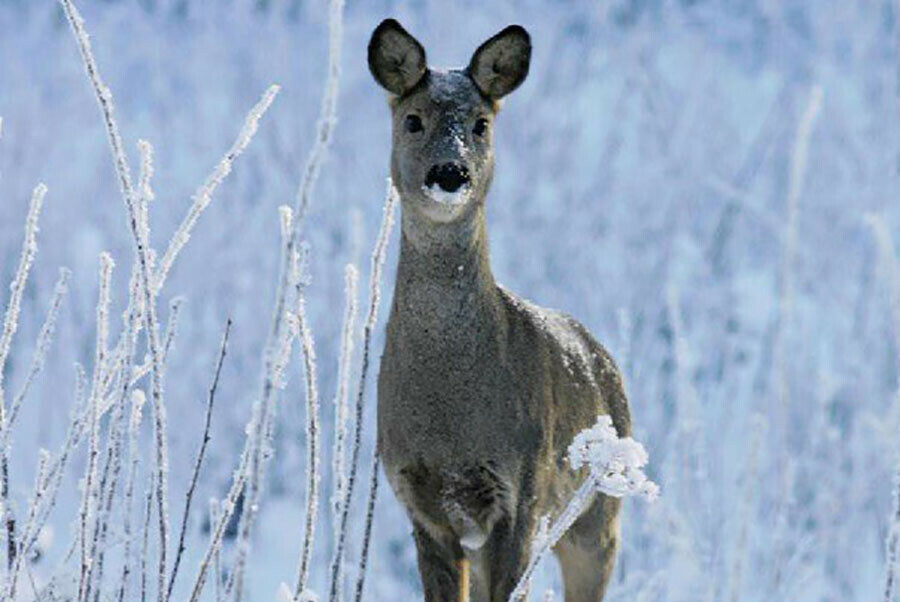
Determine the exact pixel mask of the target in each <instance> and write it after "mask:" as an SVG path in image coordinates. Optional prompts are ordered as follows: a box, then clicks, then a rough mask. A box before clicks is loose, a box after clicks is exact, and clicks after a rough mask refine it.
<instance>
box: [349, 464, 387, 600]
mask: <svg viewBox="0 0 900 602" xmlns="http://www.w3.org/2000/svg"><path fill="white" fill-rule="evenodd" d="M379 470H381V456H380V455H379V454H378V450H377V449H376V450H375V453H374V454H372V472H371V475H370V477H369V498H368V501H367V502H366V525H365V528H364V529H363V540H362V548H361V549H360V552H359V573H358V574H357V576H356V597H355V598H354V601H355V602H362V597H363V588H364V587H365V584H366V568H367V567H368V564H369V546H370V544H371V543H372V525H373V523H374V522H375V502H376V501H377V500H378V471H379Z"/></svg>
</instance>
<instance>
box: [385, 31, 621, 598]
mask: <svg viewBox="0 0 900 602" xmlns="http://www.w3.org/2000/svg"><path fill="white" fill-rule="evenodd" d="M530 56H531V41H530V38H529V35H528V33H527V32H526V31H525V29H523V28H522V27H520V26H516V25H513V26H510V27H507V28H506V29H504V30H503V31H501V32H500V33H498V34H497V35H495V36H494V37H492V38H491V39H489V40H488V41H486V42H485V43H484V44H482V45H481V46H480V47H479V48H478V50H476V52H475V54H474V55H473V57H472V59H471V61H470V63H469V66H468V67H467V68H465V69H453V70H446V71H443V70H436V69H429V68H428V66H427V65H426V62H425V50H424V49H423V48H422V45H421V44H420V43H419V42H418V41H416V39H415V38H414V37H412V36H411V35H410V34H409V33H408V32H407V31H406V30H404V29H403V27H402V26H401V25H400V24H399V23H397V21H394V20H393V19H388V20H386V21H384V22H382V23H381V25H379V26H378V28H377V29H376V30H375V32H374V33H373V34H372V39H371V41H370V43H369V48H368V60H369V68H370V70H371V71H372V74H373V75H374V77H375V79H376V80H377V81H378V83H379V84H381V86H383V87H384V88H386V89H387V90H388V92H389V93H390V107H391V112H392V114H393V148H392V151H391V175H392V177H393V181H394V185H395V186H396V188H397V190H398V192H399V196H400V199H401V207H402V243H401V249H400V260H399V266H398V270H397V283H396V288H395V290H394V300H393V305H392V308H391V315H390V319H389V321H388V325H387V339H386V344H385V349H384V354H383V356H382V360H381V373H380V375H379V380H378V449H379V453H380V454H381V458H382V460H383V462H384V468H385V471H386V473H387V477H388V480H389V482H390V484H391V486H392V487H393V489H394V492H395V493H396V495H397V496H398V498H399V499H400V500H401V501H402V503H403V504H404V505H405V507H406V510H407V512H408V514H409V517H410V519H411V520H412V523H413V526H414V537H415V542H416V547H417V549H418V562H419V571H420V573H421V577H422V584H423V588H424V591H425V600H426V601H427V602H432V601H434V602H438V601H441V602H455V601H456V600H464V599H467V596H468V595H469V594H468V593H467V592H466V591H463V590H467V589H469V587H471V596H472V599H473V600H476V601H491V602H506V600H507V597H508V596H509V594H510V592H511V591H512V590H513V588H514V587H515V585H516V582H517V580H518V579H519V576H520V575H521V574H522V571H523V569H524V568H525V566H526V564H527V561H528V557H529V554H530V551H531V540H532V538H533V537H534V534H535V530H536V527H537V525H538V522H539V519H540V517H541V516H543V515H544V514H548V513H550V514H553V513H556V512H558V511H559V510H560V509H561V507H562V505H563V504H564V503H565V502H566V501H567V499H568V497H569V496H570V494H571V493H572V492H573V491H574V490H575V488H576V487H577V486H578V484H579V482H580V480H581V479H582V478H583V477H584V474H576V473H575V472H573V471H572V470H571V469H570V468H569V467H568V465H567V463H566V451H567V447H568V445H569V443H570V442H571V441H572V438H573V437H574V436H575V434H576V433H578V432H579V431H581V430H582V429H585V428H588V427H590V426H592V425H593V424H594V423H595V421H596V418H597V415H598V414H608V415H610V416H611V418H612V420H613V424H614V425H615V428H616V430H617V431H618V434H619V436H622V437H624V436H626V435H628V434H630V430H631V425H630V421H631V419H630V415H629V410H628V402H627V399H626V397H625V392H624V390H623V386H622V379H621V376H620V374H619V372H618V369H617V368H616V366H615V364H614V363H613V360H612V359H611V358H610V356H609V354H608V353H607V352H606V350H605V349H604V348H603V347H602V346H601V345H600V344H599V343H597V342H596V341H595V340H594V338H593V337H592V336H591V335H590V334H589V333H588V332H587V330H586V329H585V328H584V327H583V326H582V325H581V324H579V323H578V322H576V321H575V320H574V319H572V318H571V317H569V316H567V315H564V314H561V313H558V312H555V311H551V310H548V309H543V308H540V307H537V306H535V305H533V304H531V303H529V302H527V301H525V300H522V299H520V298H519V297H517V296H515V295H513V294H512V293H510V292H509V291H507V290H506V289H504V288H503V287H501V286H499V285H498V284H497V283H496V282H495V280H494V276H493V274H492V273H491V267H490V261H489V258H488V241H487V228H486V223H485V197H486V195H487V191H488V187H489V186H490V183H491V178H492V175H493V168H494V154H493V144H492V140H491V138H492V134H491V131H492V127H493V122H494V118H495V117H496V115H497V111H498V110H499V100H500V99H501V98H502V97H503V96H505V95H506V94H508V93H509V92H512V91H513V90H514V89H515V88H516V87H517V86H518V85H519V84H521V83H522V81H523V80H524V79H525V76H526V75H527V73H528V65H529V60H530ZM619 509H620V502H619V500H617V499H615V498H612V497H607V496H605V495H602V494H598V495H597V498H596V500H595V501H594V502H593V503H592V505H591V506H590V507H589V509H588V510H587V511H586V512H585V513H584V514H583V515H582V516H581V517H580V518H579V519H578V521H577V522H576V523H575V525H574V526H573V527H572V529H571V530H570V531H569V532H568V533H567V534H566V535H565V536H564V538H563V539H562V540H561V541H560V542H559V543H558V545H557V546H556V549H555V552H556V555H557V557H558V558H559V560H560V562H561V564H562V571H563V578H564V581H565V598H566V601H567V602H598V601H599V600H601V599H602V597H603V592H604V590H605V589H606V585H607V582H608V581H609V577H610V574H611V572H612V568H613V564H614V562H615V554H616V550H617V547H618V540H619V520H618V515H619Z"/></svg>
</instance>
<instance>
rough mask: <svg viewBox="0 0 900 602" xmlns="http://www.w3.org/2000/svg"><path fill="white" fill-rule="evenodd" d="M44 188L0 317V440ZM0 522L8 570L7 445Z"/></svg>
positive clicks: (2, 456) (2, 454)
mask: <svg viewBox="0 0 900 602" xmlns="http://www.w3.org/2000/svg"><path fill="white" fill-rule="evenodd" d="M46 194H47V187H46V186H45V185H43V184H38V185H37V186H36V187H35V189H34V192H33V193H32V195H31V203H30V204H29V207H28V217H27V218H26V220H25V239H24V241H23V242H22V253H21V255H20V256H19V265H18V267H17V268H16V273H15V276H14V277H13V281H12V284H11V285H10V287H9V290H10V295H9V302H8V303H7V306H6V314H5V316H4V318H3V332H2V334H0V438H2V440H4V441H5V440H6V439H7V437H8V436H7V434H6V431H7V429H8V428H9V427H8V425H7V416H6V394H5V392H4V383H3V377H4V374H5V373H6V360H7V358H8V357H9V350H10V347H11V346H12V339H13V336H14V335H15V333H16V330H17V329H18V327H19V312H20V311H21V306H22V295H23V293H24V292H25V284H26V283H27V282H28V274H29V272H30V271H31V264H32V263H34V256H35V255H36V254H37V230H38V218H39V217H40V215H41V207H42V206H43V203H44V196H45V195H46ZM0 519H2V521H3V524H4V525H5V528H6V562H7V568H8V569H11V568H12V565H13V562H14V560H15V555H16V535H15V531H16V521H15V518H14V517H13V515H12V513H11V511H10V507H9V458H8V457H7V451H6V446H5V445H3V446H0Z"/></svg>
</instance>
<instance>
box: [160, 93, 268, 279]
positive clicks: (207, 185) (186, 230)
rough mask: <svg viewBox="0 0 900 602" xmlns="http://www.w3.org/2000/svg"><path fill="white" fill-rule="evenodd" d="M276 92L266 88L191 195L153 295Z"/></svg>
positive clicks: (161, 265)
mask: <svg viewBox="0 0 900 602" xmlns="http://www.w3.org/2000/svg"><path fill="white" fill-rule="evenodd" d="M279 90H281V86H278V85H272V86H269V88H268V89H267V90H266V91H265V93H264V94H263V95H262V98H261V99H260V100H259V102H257V103H256V105H254V106H253V108H252V109H250V113H249V114H248V115H247V117H246V118H245V119H244V125H243V127H241V131H240V132H239V133H238V136H237V139H235V141H234V143H233V144H232V145H231V148H229V149H228V152H226V153H225V156H224V157H222V159H221V161H219V164H218V165H216V168H215V169H214V170H213V172H212V173H211V174H209V175H208V176H207V177H206V180H205V181H204V182H203V184H202V185H201V186H200V188H198V189H197V192H195V193H194V196H193V202H192V203H191V207H190V209H188V213H187V215H186V216H185V217H184V219H183V220H182V222H181V225H179V226H178V229H177V230H176V231H175V235H174V236H173V237H172V240H171V241H170V242H169V246H168V248H167V249H166V252H165V254H164V255H163V257H162V260H161V261H160V262H159V268H158V269H157V271H156V275H155V278H154V280H153V287H154V292H155V293H159V291H160V289H161V288H162V286H163V284H164V283H165V281H166V277H167V276H168V274H169V270H170V269H171V268H172V264H173V263H175V259H176V257H178V253H180V252H181V249H182V248H184V245H185V244H187V241H188V240H189V239H190V237H191V230H193V229H194V226H195V225H196V223H197V220H198V219H200V215H201V214H202V213H203V211H204V210H205V209H206V208H207V207H208V206H209V203H210V201H211V200H212V195H213V193H214V192H215V191H216V188H218V186H219V184H221V183H222V181H223V180H224V179H225V178H226V177H227V176H228V174H229V173H231V169H232V166H233V165H234V161H235V159H237V158H238V157H239V156H240V155H241V153H243V152H244V149H246V148H247V145H248V144H250V141H251V140H252V139H253V135H254V134H255V133H256V130H257V129H259V120H260V119H261V118H262V116H263V115H264V114H265V112H266V111H267V110H268V108H269V106H271V104H272V101H274V100H275V95H276V94H278V91H279Z"/></svg>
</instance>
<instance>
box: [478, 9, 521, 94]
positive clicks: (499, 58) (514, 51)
mask: <svg viewBox="0 0 900 602" xmlns="http://www.w3.org/2000/svg"><path fill="white" fill-rule="evenodd" d="M530 62H531V36H529V35H528V32H527V31H525V28H524V27H522V26H521V25H510V26H509V27H507V28H506V29H504V30H503V31H501V32H500V33H498V34H497V35H495V36H494V37H492V38H491V39H489V40H488V41H487V42H485V43H484V44H482V45H481V46H479V47H478V50H476V51H475V54H473V55H472V60H471V61H470V62H469V67H468V73H469V77H471V78H472V81H474V82H475V85H476V86H478V89H479V90H481V93H482V94H484V95H485V96H487V97H488V98H491V99H493V100H498V99H500V98H502V97H503V96H506V95H507V94H509V93H510V92H512V91H513V90H515V89H516V88H518V87H519V84H521V83H522V82H523V81H525V76H527V75H528V65H529V63H530Z"/></svg>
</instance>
